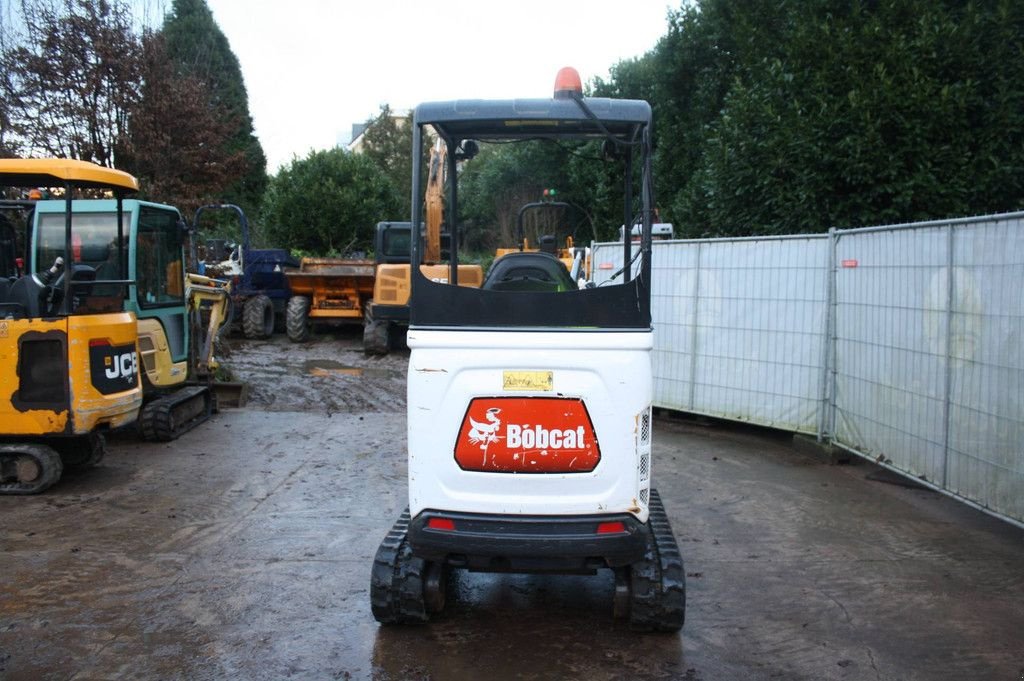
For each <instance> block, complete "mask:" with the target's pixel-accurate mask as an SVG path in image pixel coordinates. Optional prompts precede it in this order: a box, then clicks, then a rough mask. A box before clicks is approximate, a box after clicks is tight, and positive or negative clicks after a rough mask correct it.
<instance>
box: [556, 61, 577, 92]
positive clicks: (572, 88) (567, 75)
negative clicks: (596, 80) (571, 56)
mask: <svg viewBox="0 0 1024 681" xmlns="http://www.w3.org/2000/svg"><path fill="white" fill-rule="evenodd" d="M582 96H583V81H581V80H580V74H579V71H577V70H576V69H574V68H573V67H571V66H563V67H562V68H561V69H559V70H558V75H557V76H555V99H572V98H573V97H582Z"/></svg>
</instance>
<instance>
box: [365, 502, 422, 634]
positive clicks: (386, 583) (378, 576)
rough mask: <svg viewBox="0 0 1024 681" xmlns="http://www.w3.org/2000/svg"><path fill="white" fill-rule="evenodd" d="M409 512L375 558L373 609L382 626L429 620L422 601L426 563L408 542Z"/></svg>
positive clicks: (398, 521)
mask: <svg viewBox="0 0 1024 681" xmlns="http://www.w3.org/2000/svg"><path fill="white" fill-rule="evenodd" d="M408 530H409V509H406V510H404V511H403V512H402V515H401V516H399V517H398V520H397V521H395V524H394V525H393V526H392V528H391V530H390V531H389V532H388V534H387V536H386V537H384V541H382V542H381V544H380V547H378V549H377V554H376V555H375V556H374V558H373V570H372V572H371V574H370V609H371V610H372V611H373V616H374V618H376V620H377V621H378V622H380V623H381V624H414V623H419V622H426V621H427V606H426V603H425V601H424V598H423V577H424V572H425V568H426V564H425V562H424V561H423V559H422V558H416V557H415V556H413V555H412V548H411V547H410V546H409V542H408Z"/></svg>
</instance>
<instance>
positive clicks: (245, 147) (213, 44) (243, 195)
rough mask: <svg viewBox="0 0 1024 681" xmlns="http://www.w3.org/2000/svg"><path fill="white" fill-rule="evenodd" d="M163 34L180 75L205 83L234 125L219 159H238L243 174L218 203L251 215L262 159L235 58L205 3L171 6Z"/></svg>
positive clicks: (179, 1) (178, 0)
mask: <svg viewBox="0 0 1024 681" xmlns="http://www.w3.org/2000/svg"><path fill="white" fill-rule="evenodd" d="M162 33H163V36H164V39H165V41H166V45H167V53H168V55H169V56H170V58H171V59H172V61H173V62H174V63H175V64H176V65H177V67H178V69H179V70H180V72H181V73H182V74H183V75H188V76H193V77H197V78H199V79H200V80H202V81H204V82H205V83H206V84H207V86H208V88H209V92H210V96H211V98H212V100H213V104H214V105H216V106H218V107H222V108H223V109H224V110H225V111H226V115H227V116H228V117H229V119H230V120H231V121H232V122H233V125H234V129H233V131H232V132H231V135H230V136H229V138H228V140H227V141H226V144H225V149H224V153H225V154H226V155H229V156H231V155H234V154H236V153H241V154H242V155H243V156H244V159H245V164H246V172H245V173H244V174H243V175H242V176H241V178H240V179H239V180H237V181H236V182H235V183H234V184H233V185H232V186H231V187H229V188H228V189H227V190H226V192H225V194H224V196H223V199H224V200H226V201H228V202H231V203H237V204H238V205H240V206H242V208H243V209H245V210H246V212H255V210H256V208H257V207H258V206H259V205H260V201H261V199H262V196H263V192H264V190H265V189H266V187H267V172H266V167H267V157H266V155H265V154H264V152H263V147H262V145H261V144H260V142H259V140H258V139H257V138H256V135H255V134H254V132H253V125H252V116H251V115H250V114H249V97H248V94H247V93H246V89H245V82H244V80H243V79H242V68H241V66H240V65H239V63H238V57H236V56H235V53H234V52H233V51H232V50H231V45H230V44H229V43H228V39H227V37H226V36H225V35H224V33H223V32H222V31H221V30H220V27H219V26H217V22H216V21H214V18H213V14H212V13H211V12H210V8H209V7H208V6H207V5H206V2H205V0H174V2H173V3H172V6H171V11H170V13H169V14H168V15H167V17H166V18H165V19H164V25H163V29H162Z"/></svg>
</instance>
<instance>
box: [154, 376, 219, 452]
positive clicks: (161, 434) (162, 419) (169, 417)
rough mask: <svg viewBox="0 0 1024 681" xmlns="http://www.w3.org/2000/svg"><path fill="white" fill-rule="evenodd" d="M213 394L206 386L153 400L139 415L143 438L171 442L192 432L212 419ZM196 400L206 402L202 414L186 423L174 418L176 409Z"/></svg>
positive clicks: (185, 389) (193, 387)
mask: <svg viewBox="0 0 1024 681" xmlns="http://www.w3.org/2000/svg"><path fill="white" fill-rule="evenodd" d="M212 394H213V392H212V391H211V390H210V389H209V388H207V387H205V386H191V387H188V388H183V389H181V390H179V391H177V392H175V393H172V394H170V395H167V396H166V397H161V398H159V399H156V400H153V401H152V402H150V403H149V404H147V405H146V406H144V407H143V408H142V413H141V414H140V415H139V430H140V431H141V432H142V437H143V438H144V439H146V440H149V441H150V442H170V441H171V440H175V439H177V438H178V437H180V436H181V435H182V434H183V433H186V432H188V431H190V430H192V429H193V428H195V427H196V426H198V425H199V424H200V423H203V422H205V421H206V420H207V419H209V418H210V413H211V412H212V409H213V398H212V397H211V396H212ZM196 398H199V399H202V400H203V401H204V405H203V411H202V412H200V413H199V414H198V415H197V416H193V417H192V418H190V419H188V420H186V421H182V420H181V419H176V418H174V410H175V408H177V407H179V406H181V405H183V404H185V403H187V402H190V401H191V400H193V399H196Z"/></svg>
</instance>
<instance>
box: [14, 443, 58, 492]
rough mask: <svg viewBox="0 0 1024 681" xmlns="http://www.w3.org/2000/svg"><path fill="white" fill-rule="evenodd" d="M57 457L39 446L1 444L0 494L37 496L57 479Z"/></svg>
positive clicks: (47, 448) (51, 449) (45, 447)
mask: <svg viewBox="0 0 1024 681" xmlns="http://www.w3.org/2000/svg"><path fill="white" fill-rule="evenodd" d="M63 472H64V464H63V463H62V462H61V458H60V454H58V453H57V451H56V450H55V449H53V448H52V447H48V446H46V445H42V444H27V443H22V444H18V443H12V444H2V445H0V495H3V494H38V493H39V492H42V491H43V490H45V489H47V488H48V487H50V486H51V485H53V484H54V483H55V482H57V481H58V480H60V476H61V473H63Z"/></svg>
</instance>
